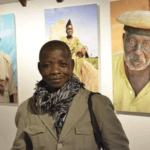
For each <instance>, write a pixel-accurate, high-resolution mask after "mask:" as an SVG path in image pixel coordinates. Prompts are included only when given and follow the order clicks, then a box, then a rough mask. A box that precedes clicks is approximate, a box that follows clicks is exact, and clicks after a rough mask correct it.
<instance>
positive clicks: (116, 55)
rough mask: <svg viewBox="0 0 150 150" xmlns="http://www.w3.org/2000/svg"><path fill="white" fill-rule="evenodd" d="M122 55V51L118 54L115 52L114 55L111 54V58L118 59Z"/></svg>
mask: <svg viewBox="0 0 150 150" xmlns="http://www.w3.org/2000/svg"><path fill="white" fill-rule="evenodd" d="M123 55H124V52H123V51H120V52H116V53H113V54H112V57H113V58H120V57H122V56H123Z"/></svg>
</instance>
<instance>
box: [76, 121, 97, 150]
mask: <svg viewBox="0 0 150 150" xmlns="http://www.w3.org/2000/svg"><path fill="white" fill-rule="evenodd" d="M75 133H76V150H97V145H96V143H95V139H94V132H93V127H92V125H91V123H85V124H81V125H77V126H76V127H75Z"/></svg>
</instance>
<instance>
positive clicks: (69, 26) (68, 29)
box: [66, 19, 73, 38]
mask: <svg viewBox="0 0 150 150" xmlns="http://www.w3.org/2000/svg"><path fill="white" fill-rule="evenodd" d="M66 33H67V37H68V38H71V37H72V35H73V26H72V23H71V21H70V19H69V21H68V22H67V25H66Z"/></svg>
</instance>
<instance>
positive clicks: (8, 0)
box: [0, 0, 32, 5]
mask: <svg viewBox="0 0 150 150" xmlns="http://www.w3.org/2000/svg"><path fill="white" fill-rule="evenodd" d="M27 1H32V0H27ZM16 2H19V0H0V5H3V4H9V3H16ZM19 3H20V2H19Z"/></svg>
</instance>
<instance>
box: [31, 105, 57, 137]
mask: <svg viewBox="0 0 150 150" xmlns="http://www.w3.org/2000/svg"><path fill="white" fill-rule="evenodd" d="M33 107H34V110H35V111H36V113H37V115H38V117H39V119H40V120H41V121H42V122H43V124H44V125H45V126H46V127H47V128H48V130H49V131H50V132H51V134H52V135H53V136H54V138H55V139H56V140H58V137H57V133H56V129H55V126H54V123H53V118H52V116H51V115H50V113H49V112H46V111H44V110H42V109H40V108H38V107H36V106H35V105H34V106H33Z"/></svg>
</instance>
